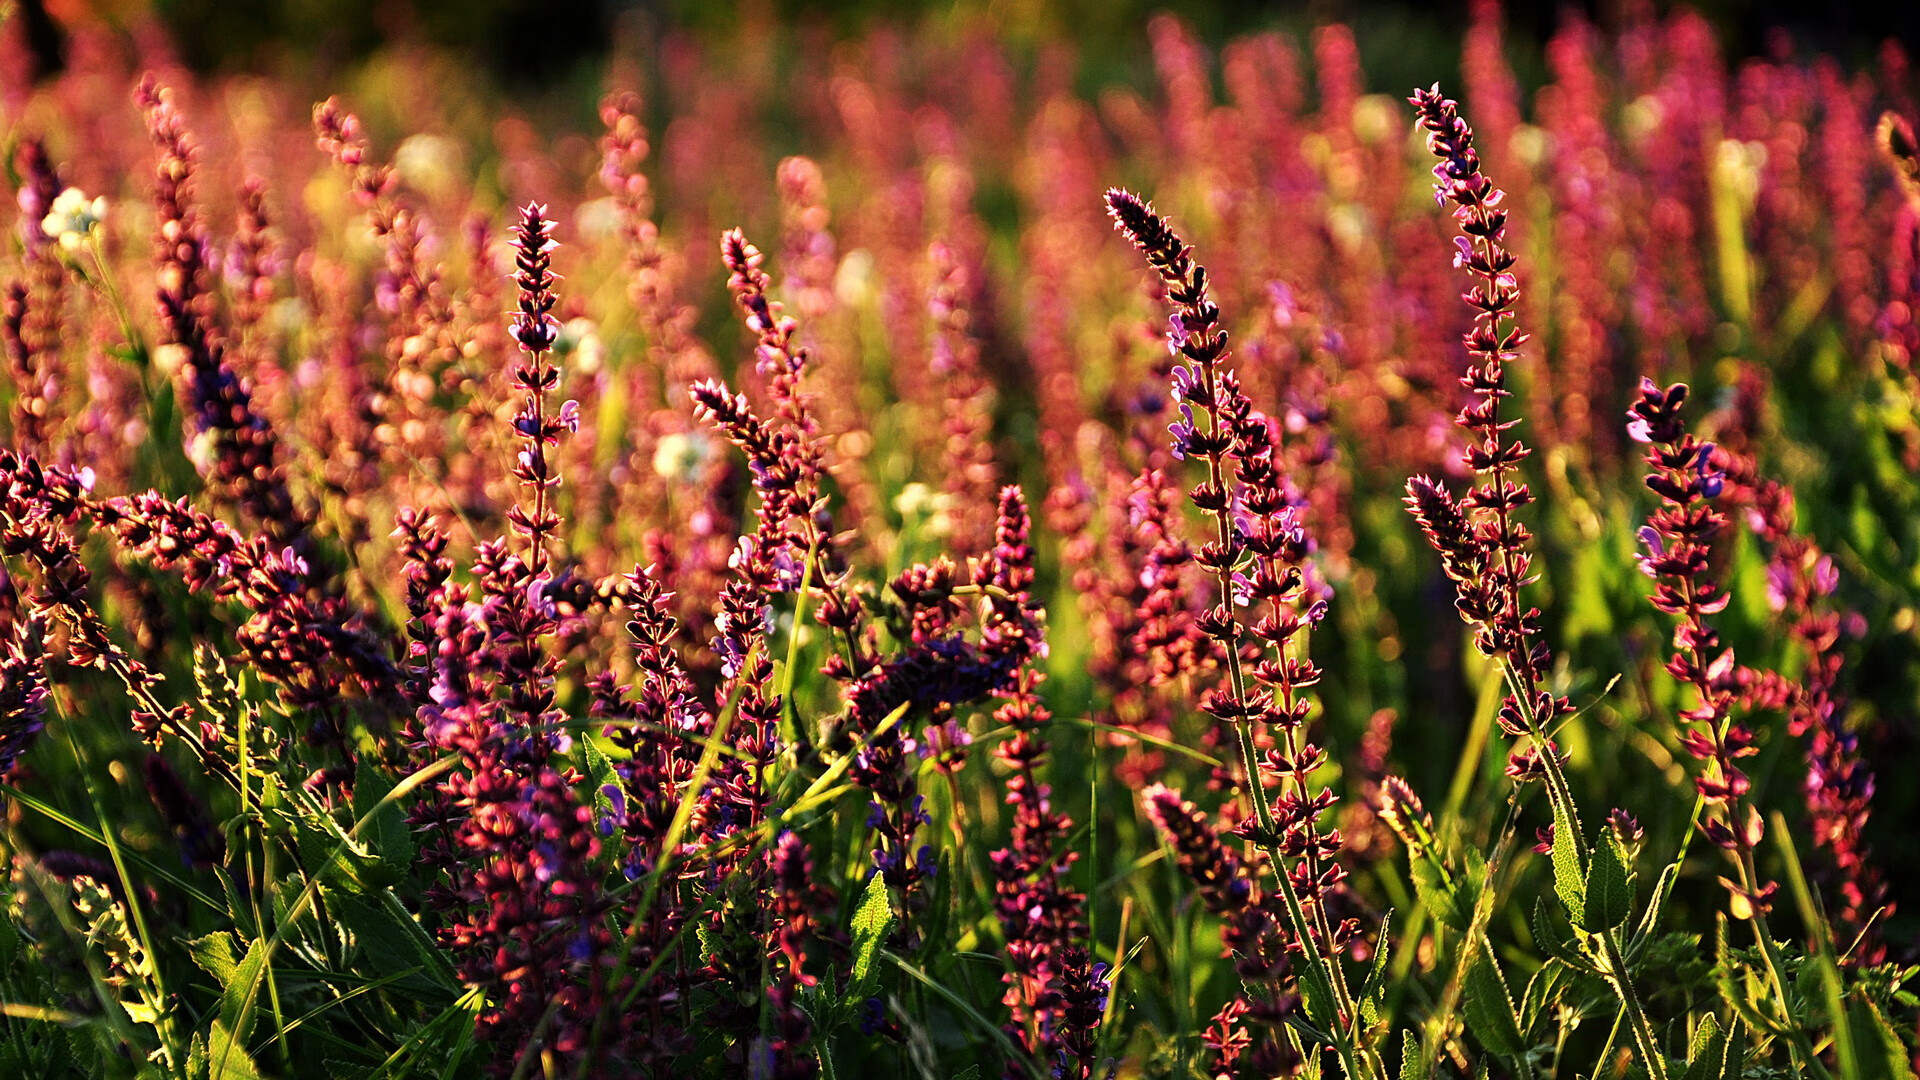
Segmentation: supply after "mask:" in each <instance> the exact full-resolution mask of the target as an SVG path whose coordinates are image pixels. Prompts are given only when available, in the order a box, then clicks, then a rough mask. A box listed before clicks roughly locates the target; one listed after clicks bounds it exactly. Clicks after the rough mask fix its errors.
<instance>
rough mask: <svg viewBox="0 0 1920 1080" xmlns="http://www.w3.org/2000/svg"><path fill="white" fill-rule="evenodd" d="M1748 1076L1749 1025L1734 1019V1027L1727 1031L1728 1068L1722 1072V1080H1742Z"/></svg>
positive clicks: (1736, 1018)
mask: <svg viewBox="0 0 1920 1080" xmlns="http://www.w3.org/2000/svg"><path fill="white" fill-rule="evenodd" d="M1746 1074H1747V1025H1745V1024H1743V1023H1741V1022H1740V1018H1739V1017H1737V1016H1736V1017H1734V1018H1733V1026H1732V1027H1730V1028H1728V1029H1727V1049H1726V1066H1725V1067H1724V1068H1722V1069H1721V1070H1720V1080H1741V1077H1743V1076H1745V1075H1746Z"/></svg>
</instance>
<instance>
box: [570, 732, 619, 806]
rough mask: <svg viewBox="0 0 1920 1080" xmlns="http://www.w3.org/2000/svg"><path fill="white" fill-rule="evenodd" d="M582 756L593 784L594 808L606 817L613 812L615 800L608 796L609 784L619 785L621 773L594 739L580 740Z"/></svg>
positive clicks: (588, 778) (588, 777)
mask: <svg viewBox="0 0 1920 1080" xmlns="http://www.w3.org/2000/svg"><path fill="white" fill-rule="evenodd" d="M580 758H581V761H582V762H583V763H585V765H586V766H587V780H588V782H589V783H591V784H592V785H593V809H594V810H595V812H596V814H597V815H598V816H601V817H605V816H606V815H608V814H611V813H612V812H613V800H612V799H611V798H609V797H608V796H607V792H606V788H607V785H609V784H612V785H614V786H615V787H618V786H619V784H620V774H619V773H616V772H614V770H613V761H612V760H611V759H609V758H608V757H607V755H606V754H605V753H602V752H601V750H600V748H599V747H598V746H595V745H594V742H593V740H592V739H588V738H583V739H581V740H580Z"/></svg>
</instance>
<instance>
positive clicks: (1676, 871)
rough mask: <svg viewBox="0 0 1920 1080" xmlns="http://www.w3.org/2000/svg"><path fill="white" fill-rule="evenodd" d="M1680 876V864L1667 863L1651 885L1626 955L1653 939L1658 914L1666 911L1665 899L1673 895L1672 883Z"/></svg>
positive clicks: (1657, 925) (1658, 918) (1658, 921)
mask: <svg viewBox="0 0 1920 1080" xmlns="http://www.w3.org/2000/svg"><path fill="white" fill-rule="evenodd" d="M1679 876H1680V864H1679V863H1668V864H1667V868H1666V869H1665V870H1662V871H1660V877H1659V878H1658V879H1657V880H1655V881H1654V883H1653V895H1652V896H1651V897H1648V899H1647V910H1646V911H1645V912H1644V913H1643V914H1642V915H1641V916H1640V926H1639V928H1638V929H1636V930H1634V932H1633V943H1632V944H1631V945H1629V946H1628V947H1627V951H1628V953H1634V952H1637V951H1639V949H1640V948H1641V947H1642V946H1644V945H1645V944H1646V943H1647V942H1648V941H1649V940H1651V939H1652V938H1653V933H1654V930H1655V929H1656V928H1658V927H1659V925H1660V913H1661V912H1662V911H1663V910H1665V909H1666V906H1667V898H1668V897H1670V896H1672V895H1673V883H1674V881H1675V880H1676V879H1678V877H1679Z"/></svg>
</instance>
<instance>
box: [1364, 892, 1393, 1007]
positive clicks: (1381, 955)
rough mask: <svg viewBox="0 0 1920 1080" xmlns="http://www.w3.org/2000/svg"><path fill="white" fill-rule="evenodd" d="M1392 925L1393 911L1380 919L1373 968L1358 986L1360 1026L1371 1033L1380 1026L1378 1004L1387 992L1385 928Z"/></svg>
mask: <svg viewBox="0 0 1920 1080" xmlns="http://www.w3.org/2000/svg"><path fill="white" fill-rule="evenodd" d="M1392 925H1393V909H1391V908H1389V909H1387V913H1386V914H1385V915H1382V916H1381V917H1380V943H1379V946H1378V947H1377V948H1376V949H1375V950H1374V954H1373V967H1372V968H1370V969H1369V970H1368V971H1367V981H1366V982H1364V983H1362V984H1360V1026H1361V1028H1362V1029H1364V1030H1367V1031H1372V1030H1373V1029H1374V1028H1375V1027H1377V1026H1379V1024H1380V1003H1381V999H1382V998H1384V997H1385V996H1386V992H1387V954H1388V953H1389V952H1390V951H1391V949H1390V948H1389V945H1388V934H1387V928H1388V927H1390V926H1392Z"/></svg>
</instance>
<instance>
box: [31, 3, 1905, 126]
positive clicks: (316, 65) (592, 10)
mask: <svg viewBox="0 0 1920 1080" xmlns="http://www.w3.org/2000/svg"><path fill="white" fill-rule="evenodd" d="M11 6H13V7H14V9H15V12H16V14H17V16H18V17H19V18H21V19H22V20H23V22H24V23H25V25H26V27H27V28H28V36H29V40H30V41H31V43H32V47H33V53H34V58H35V63H36V64H37V65H38V66H39V68H40V72H39V74H42V75H44V74H46V73H49V72H52V71H57V70H59V69H60V68H61V67H62V66H63V65H64V64H65V63H67V62H68V56H67V48H66V45H67V39H68V37H69V33H70V31H71V29H72V28H73V27H75V26H77V25H80V24H83V23H86V24H99V23H107V24H117V25H119V26H122V27H125V28H127V29H128V30H129V31H130V32H132V31H134V30H136V29H137V28H138V27H140V26H141V25H143V24H148V25H150V24H151V23H152V22H154V21H157V22H158V23H160V24H162V25H164V26H165V27H166V28H167V29H168V30H169V31H170V32H171V33H170V35H169V36H170V37H171V39H172V41H173V42H174V45H175V47H176V48H177V49H178V50H179V52H180V59H181V60H182V61H183V62H184V63H185V64H187V65H188V66H190V67H192V68H194V69H195V70H197V71H199V72H201V73H205V74H240V73H252V74H263V75H275V76H279V77H283V78H285V77H298V78H301V79H303V80H305V79H315V80H319V81H328V80H335V79H338V78H340V77H341V76H343V75H344V74H345V73H346V72H347V71H348V70H350V69H352V68H353V67H355V66H356V65H359V64H363V63H365V62H366V61H367V60H368V59H369V58H370V57H372V56H374V55H375V54H376V53H378V52H379V51H380V50H381V49H382V48H383V47H389V46H403V47H407V48H413V49H426V50H430V51H436V52H445V53H449V54H454V55H457V56H458V57H460V58H461V60H462V61H463V62H465V63H468V64H471V65H475V66H477V68H478V69H479V70H480V71H481V72H483V73H484V74H485V76H486V77H487V79H488V81H489V82H491V83H493V84H496V85H498V86H499V87H500V88H501V89H502V90H503V91H506V92H510V93H513V94H516V95H526V94H532V95H535V96H537V97H546V96H549V95H554V94H556V93H561V94H564V92H565V90H566V89H567V88H568V87H570V86H578V85H580V84H582V83H588V84H591V83H595V82H596V81H597V78H598V73H599V72H600V70H602V66H603V65H604V64H605V62H606V60H607V59H608V57H609V55H611V54H617V53H620V52H622V51H628V52H630V53H632V54H636V55H640V56H644V55H646V54H647V53H649V52H650V51H652V50H654V49H656V48H657V47H658V44H659V42H660V41H661V40H662V39H663V38H664V37H667V36H669V35H673V34H676V33H683V34H688V35H692V36H694V37H696V38H704V39H708V40H723V39H732V38H733V37H734V36H735V35H738V34H739V33H740V32H741V31H742V29H743V28H745V27H756V26H757V27H765V28H768V30H769V31H770V32H771V31H772V28H774V27H779V28H782V29H781V30H780V31H779V33H781V34H782V35H785V36H790V37H791V41H792V43H793V46H794V47H796V48H804V47H807V46H809V45H811V46H818V45H820V44H822V43H824V42H826V41H832V40H837V39H844V38H849V37H853V36H857V35H859V34H861V33H863V32H865V31H867V30H869V29H872V28H873V27H874V26H875V25H887V24H892V25H898V26H916V27H917V26H922V25H924V24H926V23H929V22H935V23H947V24H950V25H951V26H952V27H953V28H954V29H956V30H962V31H974V32H988V33H991V34H992V35H993V36H995V37H998V38H1000V39H1002V40H1003V41H1006V42H1008V43H1010V44H1013V45H1015V46H1027V47H1029V48H1035V47H1037V46H1038V44H1039V43H1041V42H1052V41H1058V40H1062V39H1065V40H1071V41H1073V42H1074V43H1076V45H1077V50H1076V53H1075V55H1074V56H1073V58H1072V62H1073V64H1074V72H1073V74H1074V78H1075V80H1076V82H1078V83H1080V84H1082V85H1086V84H1093V85H1098V84H1101V83H1104V82H1107V81H1111V80H1128V81H1131V80H1135V79H1142V80H1143V79H1146V78H1147V77H1148V76H1149V75H1150V70H1149V68H1150V65H1149V64H1148V61H1147V56H1148V50H1147V38H1146V24H1147V19H1148V17H1149V16H1150V15H1152V14H1154V13H1156V12H1162V11H1165V12H1171V13H1173V14H1175V15H1178V16H1179V17H1180V19H1181V20H1182V21H1183V22H1184V23H1186V24H1187V25H1188V26H1189V27H1190V28H1191V29H1192V30H1193V31H1194V33H1195V34H1196V35H1197V36H1199V38H1200V39H1201V40H1202V41H1204V42H1207V43H1209V44H1215V45H1217V44H1219V43H1220V42H1223V41H1225V40H1226V39H1228V38H1230V37H1233V36H1235V35H1239V34H1244V33H1248V32H1252V31H1259V30H1270V29H1280V30H1292V31H1295V32H1299V31H1303V30H1305V29H1308V28H1311V27H1313V26H1316V25H1322V24H1325V23H1329V22H1343V23H1346V24H1347V25H1349V26H1352V27H1353V28H1354V31H1355V35H1356V37H1357V39H1358V42H1359V45H1360V52H1361V61H1362V64H1363V66H1364V68H1365V70H1366V71H1367V73H1368V81H1369V83H1370V86H1369V89H1375V90H1378V89H1383V88H1384V89H1392V90H1399V89H1401V88H1402V87H1403V86H1405V85H1407V84H1410V83H1412V82H1416V81H1432V79H1433V78H1435V77H1439V78H1443V79H1444V78H1446V77H1447V76H1448V75H1451V74H1454V73H1457V70H1458V58H1459V40H1460V33H1459V30H1460V28H1461V27H1463V26H1464V25H1466V23H1467V20H1468V17H1469V9H1470V8H1471V6H1472V4H1471V3H1470V0H1438V2H1431V3H1355V2H1342V0H1305V2H1298V3H1268V2H1261V0H957V2H956V0H832V2H825V3H822V2H819V0H748V2H745V3H739V4H734V3H715V2H709V0H245V2H241V3H233V2H229V0H157V2H149V0H13V4H12V5H11ZM1674 6H1675V5H1672V4H1668V3H1637V2H1636V0H1606V2H1601V3H1582V4H1554V3H1523V4H1511V5H1508V10H1507V12H1506V22H1507V27H1508V49H1509V52H1510V59H1511V62H1512V63H1513V65H1514V68H1515V74H1516V76H1517V77H1518V78H1519V79H1520V81H1521V84H1522V86H1523V87H1525V88H1528V89H1533V88H1537V87H1538V86H1540V85H1541V84H1543V83H1544V82H1545V79H1546V75H1545V65H1544V62H1543V59H1542V47H1543V43H1544V42H1545V41H1546V40H1547V39H1548V38H1549V37H1551V35H1552V33H1553V31H1554V29H1555V28H1556V26H1557V25H1559V23H1560V22H1561V20H1563V19H1564V18H1566V17H1567V16H1568V15H1569V14H1572V13H1577V14H1579V15H1581V16H1583V17H1585V18H1587V19H1589V20H1591V21H1594V22H1597V23H1599V24H1600V25H1601V26H1603V27H1604V26H1607V25H1609V24H1612V23H1616V22H1618V21H1619V20H1621V19H1622V18H1624V17H1626V16H1627V15H1629V14H1631V13H1632V12H1634V11H1636V10H1653V11H1655V12H1657V13H1665V12H1666V11H1667V10H1668V9H1670V8H1672V7H1674ZM1687 6H1688V7H1690V8H1692V9H1693V10H1696V11H1698V12H1700V13H1701V14H1702V15H1704V16H1706V17H1707V19H1708V20H1709V21H1710V22H1712V23H1713V24H1714V25H1715V27H1716V28H1717V29H1718V30H1719V33H1720V41H1721V44H1722V47H1723V48H1725V49H1726V50H1727V53H1728V55H1729V58H1731V59H1739V58H1741V57H1743V56H1759V55H1771V56H1778V55H1779V54H1781V53H1783V52H1786V53H1793V54H1807V53H1813V52H1824V53H1827V54H1830V55H1834V56H1837V57H1839V58H1841V59H1843V60H1852V61H1856V62H1865V61H1866V60H1868V59H1869V58H1870V57H1871V56H1872V55H1873V54H1874V52H1875V51H1876V50H1877V49H1878V48H1879V47H1880V45H1881V44H1882V43H1883V42H1884V41H1886V40H1888V39H1893V40H1897V41H1900V42H1902V43H1903V44H1906V45H1908V46H1912V45H1913V44H1915V43H1916V42H1920V5H1915V4H1901V3H1886V2H1881V0H1828V2H1822V3H1818V4H1808V3H1802V2H1793V0H1699V2H1696V3H1692V4H1689V5H1687ZM1050 58H1052V59H1058V57H1057V56H1052V57H1050ZM1435 73H1438V74H1437V75H1436V74H1435ZM581 108H582V109H583V110H584V109H585V108H586V106H585V105H583V106H581Z"/></svg>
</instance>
